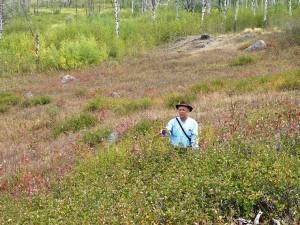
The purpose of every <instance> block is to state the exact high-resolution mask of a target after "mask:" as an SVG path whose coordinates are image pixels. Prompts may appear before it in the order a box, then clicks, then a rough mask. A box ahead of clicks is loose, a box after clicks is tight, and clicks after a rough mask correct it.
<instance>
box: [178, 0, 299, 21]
mask: <svg viewBox="0 0 300 225" xmlns="http://www.w3.org/2000/svg"><path fill="white" fill-rule="evenodd" d="M299 1H300V0H299ZM178 18H179V0H176V19H178Z"/></svg>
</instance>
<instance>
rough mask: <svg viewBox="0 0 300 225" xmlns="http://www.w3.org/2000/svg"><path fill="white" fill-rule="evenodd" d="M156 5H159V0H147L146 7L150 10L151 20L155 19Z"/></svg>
mask: <svg viewBox="0 0 300 225" xmlns="http://www.w3.org/2000/svg"><path fill="white" fill-rule="evenodd" d="M158 5H159V0H149V1H148V7H149V8H150V10H151V14H152V19H153V20H155V19H156V11H157V8H158Z"/></svg>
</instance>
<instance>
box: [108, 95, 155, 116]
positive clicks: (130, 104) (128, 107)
mask: <svg viewBox="0 0 300 225" xmlns="http://www.w3.org/2000/svg"><path fill="white" fill-rule="evenodd" d="M151 105H152V101H151V100H150V99H149V98H142V99H136V100H125V101H123V102H119V104H117V105H116V106H115V107H114V108H113V110H114V111H115V112H116V113H119V114H121V115H126V114H128V113H133V112H136V111H138V110H145V109H148V108H149V107H151Z"/></svg>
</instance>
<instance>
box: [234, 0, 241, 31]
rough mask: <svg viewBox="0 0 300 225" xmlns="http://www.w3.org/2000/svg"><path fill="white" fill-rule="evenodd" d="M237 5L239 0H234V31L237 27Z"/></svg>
mask: <svg viewBox="0 0 300 225" xmlns="http://www.w3.org/2000/svg"><path fill="white" fill-rule="evenodd" d="M239 5H240V0H236V2H235V12H234V30H235V31H236V28H237V19H238V13H239Z"/></svg>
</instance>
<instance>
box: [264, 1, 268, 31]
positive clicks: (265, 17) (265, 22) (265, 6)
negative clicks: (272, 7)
mask: <svg viewBox="0 0 300 225" xmlns="http://www.w3.org/2000/svg"><path fill="white" fill-rule="evenodd" d="M267 16H268V0H265V4H264V25H265V26H266V25H267Z"/></svg>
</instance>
